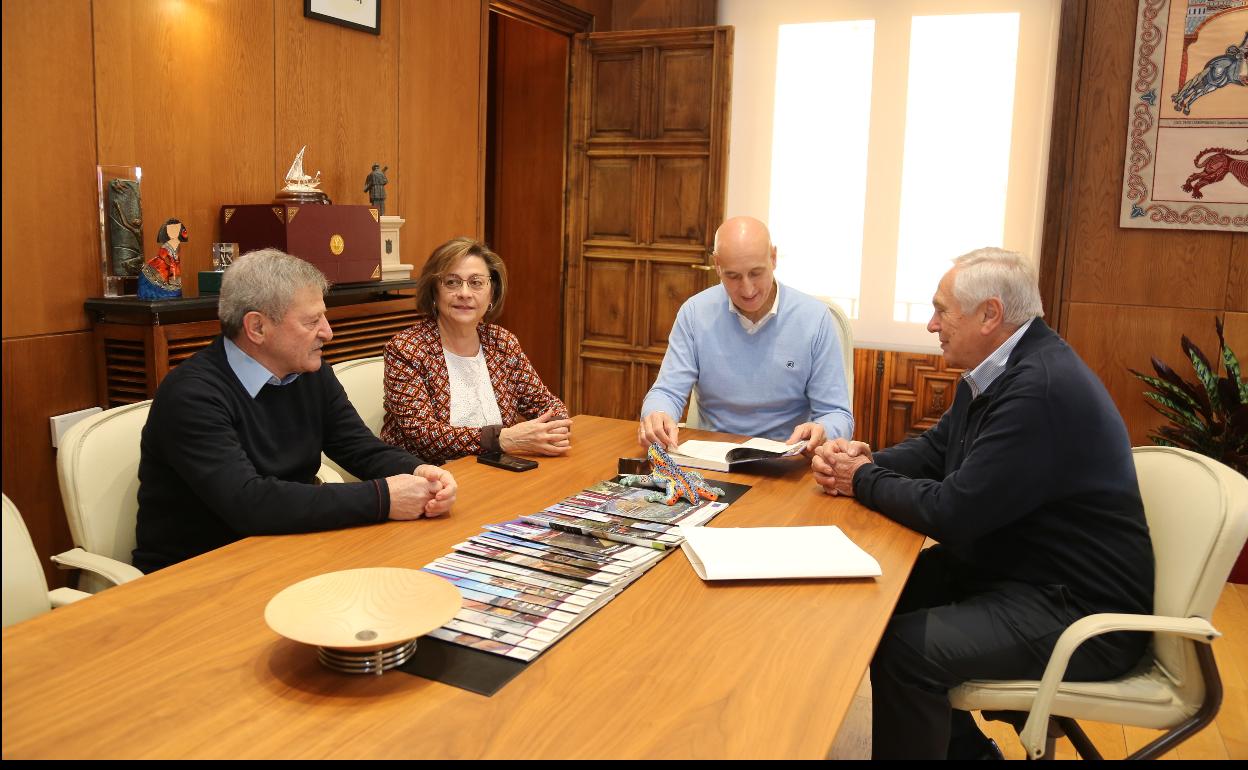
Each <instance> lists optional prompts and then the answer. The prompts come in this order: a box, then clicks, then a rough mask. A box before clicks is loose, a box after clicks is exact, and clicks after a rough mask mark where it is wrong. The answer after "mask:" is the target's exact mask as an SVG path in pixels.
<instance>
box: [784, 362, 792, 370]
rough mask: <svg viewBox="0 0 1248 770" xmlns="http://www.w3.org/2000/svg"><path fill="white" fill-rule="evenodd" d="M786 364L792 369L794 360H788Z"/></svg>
mask: <svg viewBox="0 0 1248 770" xmlns="http://www.w3.org/2000/svg"><path fill="white" fill-rule="evenodd" d="M785 366H786V367H788V368H789V369H792V368H793V362H792V361H788V362H786V363H785Z"/></svg>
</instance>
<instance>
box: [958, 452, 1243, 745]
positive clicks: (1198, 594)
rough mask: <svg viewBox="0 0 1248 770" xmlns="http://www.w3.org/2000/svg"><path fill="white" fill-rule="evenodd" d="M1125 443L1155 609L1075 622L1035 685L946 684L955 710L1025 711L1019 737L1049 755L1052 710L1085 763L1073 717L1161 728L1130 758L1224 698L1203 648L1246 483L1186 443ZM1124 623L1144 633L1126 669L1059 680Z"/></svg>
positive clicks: (1236, 546) (1238, 538)
mask: <svg viewBox="0 0 1248 770" xmlns="http://www.w3.org/2000/svg"><path fill="white" fill-rule="evenodd" d="M1133 451H1134V456H1135V467H1136V472H1137V474H1138V475H1139V480H1140V494H1141V496H1142V497H1143V498H1144V514H1145V516H1146V517H1147V519H1148V528H1149V533H1150V535H1151V537H1152V541H1153V553H1154V555H1155V558H1156V563H1157V574H1156V581H1155V588H1154V591H1155V594H1154V597H1153V606H1154V614H1153V615H1126V614H1108V613H1106V614H1099V615H1090V616H1088V617H1085V618H1082V619H1080V620H1078V621H1076V622H1075V623H1072V624H1071V625H1070V627H1069V628H1067V629H1066V631H1065V633H1063V634H1062V636H1061V638H1059V639H1058V641H1057V646H1056V648H1055V649H1054V650H1053V655H1052V657H1050V659H1049V664H1048V667H1047V668H1046V669H1045V671H1044V676H1043V678H1042V679H1041V680H1040V681H1039V682H1035V681H1012V682H999V681H972V682H967V683H965V684H963V685H962V686H960V687H957V688H955V689H953V690H951V691H950V692H949V701H950V703H952V704H953V707H954V708H957V709H962V710H964V711H973V710H984V711H1014V712H1030V714H1029V715H1028V717H1027V723H1026V726H1025V727H1024V728H1023V730H1022V733H1021V734H1020V737H1021V739H1022V742H1023V747H1024V749H1025V750H1026V751H1027V755H1028V756H1029V757H1032V758H1035V759H1039V758H1041V757H1044V756H1051V755H1052V750H1053V739H1052V738H1051V737H1048V735H1049V732H1050V731H1049V726H1050V725H1049V718H1050V716H1052V717H1053V720H1054V722H1056V727H1058V728H1060V731H1061V732H1065V734H1066V735H1067V736H1068V737H1069V738H1070V740H1071V743H1073V744H1074V746H1075V748H1076V749H1077V750H1078V751H1079V754H1080V756H1082V757H1084V758H1085V759H1100V758H1101V757H1100V754H1099V753H1098V752H1097V750H1096V747H1095V746H1093V745H1092V742H1091V741H1090V740H1088V737H1087V735H1085V734H1084V732H1083V730H1081V729H1080V728H1079V726H1078V724H1077V723H1076V722H1075V720H1076V719H1089V720H1094V721H1098V722H1112V723H1118V724H1124V725H1133V726H1136V727H1147V728H1153V729H1164V730H1168V732H1167V733H1166V734H1164V735H1162V736H1161V737H1159V738H1158V739H1157V740H1155V741H1153V742H1152V743H1150V744H1148V745H1147V746H1145V747H1144V748H1142V749H1140V750H1139V751H1137V752H1136V753H1135V754H1133V755H1132V756H1131V757H1130V758H1131V759H1152V758H1154V757H1157V756H1160V755H1161V754H1163V753H1165V752H1167V751H1169V750H1171V749H1173V748H1174V747H1175V746H1176V745H1178V744H1179V743H1181V742H1182V741H1184V740H1186V739H1187V738H1188V737H1189V736H1191V735H1193V734H1194V733H1196V732H1197V731H1199V730H1200V729H1201V728H1203V727H1204V726H1205V725H1207V724H1208V723H1209V722H1211V721H1212V720H1213V718H1214V716H1216V715H1217V712H1218V708H1219V706H1220V705H1221V702H1222V682H1221V679H1220V678H1219V676H1218V669H1217V666H1216V665H1215V664H1214V659H1213V653H1212V652H1211V651H1210V644H1211V643H1212V642H1213V640H1214V639H1215V638H1217V637H1218V636H1220V635H1221V634H1219V632H1218V631H1217V629H1215V628H1214V627H1213V626H1212V625H1211V624H1210V622H1209V620H1210V618H1211V617H1212V616H1213V608H1214V605H1216V604H1217V601H1218V596H1219V595H1220V594H1221V593H1222V589H1223V587H1224V585H1225V583H1226V579H1227V577H1228V575H1229V574H1230V571H1231V567H1232V566H1233V565H1234V563H1235V559H1236V558H1237V557H1238V555H1239V553H1240V550H1241V549H1242V548H1243V546H1244V541H1245V538H1248V479H1245V478H1244V477H1243V476H1241V475H1240V474H1238V473H1236V472H1235V471H1233V470H1231V469H1230V468H1227V467H1226V466H1225V465H1222V464H1221V463H1219V462H1217V461H1215V460H1211V459H1209V458H1207V457H1204V456H1203V455H1199V454H1196V453H1195V452H1189V451H1187V450H1185V449H1173V448H1169V447H1137V448H1136V449H1135V450H1133ZM1122 630H1134V631H1150V632H1152V633H1153V642H1152V645H1151V646H1150V648H1149V651H1148V652H1147V653H1146V654H1145V656H1144V660H1143V661H1141V663H1140V665H1139V666H1137V667H1136V668H1135V670H1133V671H1131V672H1130V673H1128V674H1125V675H1123V676H1121V677H1119V678H1118V679H1115V680H1113V681H1108V682H1063V681H1062V677H1063V676H1064V674H1065V672H1066V665H1067V663H1068V662H1069V660H1070V656H1071V654H1072V653H1073V652H1074V651H1075V648H1077V647H1078V646H1079V645H1080V644H1081V643H1082V642H1083V641H1084V640H1086V639H1089V638H1091V637H1093V636H1097V635H1099V634H1103V633H1107V632H1110V631H1122ZM1055 732H1056V731H1055Z"/></svg>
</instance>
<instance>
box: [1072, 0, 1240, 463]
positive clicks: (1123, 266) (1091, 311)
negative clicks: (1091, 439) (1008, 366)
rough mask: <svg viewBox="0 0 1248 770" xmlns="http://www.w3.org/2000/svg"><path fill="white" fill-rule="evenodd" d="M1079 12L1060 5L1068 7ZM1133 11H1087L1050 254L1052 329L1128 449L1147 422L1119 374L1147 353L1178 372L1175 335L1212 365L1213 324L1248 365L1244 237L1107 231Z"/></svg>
mask: <svg viewBox="0 0 1248 770" xmlns="http://www.w3.org/2000/svg"><path fill="white" fill-rule="evenodd" d="M1081 4H1082V3H1067V6H1079V5H1081ZM1135 23H1136V3H1134V2H1120V3H1102V2H1090V1H1088V2H1086V15H1085V16H1084V25H1083V29H1082V35H1081V38H1082V39H1081V40H1080V42H1079V49H1078V50H1077V51H1074V52H1071V53H1070V55H1074V56H1078V57H1079V59H1080V61H1081V73H1080V76H1079V78H1078V94H1077V97H1078V98H1077V103H1076V106H1075V110H1076V115H1075V121H1076V123H1075V141H1074V143H1073V147H1074V149H1073V158H1072V162H1071V166H1070V168H1071V171H1070V176H1069V179H1068V180H1067V182H1068V183H1067V186H1066V192H1065V196H1064V199H1060V200H1049V201H1048V205H1049V207H1050V208H1052V207H1055V206H1058V207H1061V210H1062V215H1063V219H1064V221H1063V223H1062V227H1061V228H1060V231H1059V232H1060V237H1061V239H1062V240H1061V242H1060V244H1058V251H1057V253H1058V255H1059V259H1058V260H1057V261H1058V264H1060V265H1062V274H1061V280H1062V285H1061V295H1060V312H1059V314H1058V329H1059V331H1060V332H1061V333H1062V335H1063V336H1064V337H1065V338H1066V339H1067V341H1069V342H1070V344H1071V345H1072V346H1074V348H1075V349H1076V350H1077V351H1078V352H1079V354H1080V355H1081V356H1082V357H1083V359H1084V360H1085V361H1086V362H1087V363H1088V365H1089V366H1091V367H1092V369H1093V370H1094V371H1095V372H1096V373H1097V375H1099V376H1100V378H1101V380H1102V381H1103V382H1104V383H1105V384H1106V386H1107V387H1108V388H1109V392H1110V395H1112V396H1113V398H1114V401H1115V402H1116V403H1117V405H1118V408H1119V410H1120V411H1121V412H1122V414H1123V417H1124V419H1125V420H1126V422H1127V427H1128V429H1129V430H1130V432H1131V439H1132V442H1133V443H1136V444H1144V443H1147V434H1148V432H1149V430H1150V429H1151V428H1153V427H1154V426H1156V425H1158V424H1159V423H1160V421H1161V418H1160V417H1158V416H1157V415H1156V414H1155V413H1154V412H1153V411H1152V410H1151V409H1149V408H1148V407H1147V405H1146V402H1145V400H1144V398H1143V397H1142V395H1141V393H1142V392H1143V387H1142V386H1141V385H1140V383H1138V382H1137V381H1136V380H1135V378H1134V377H1132V376H1131V375H1130V374H1129V373H1128V371H1127V369H1128V367H1130V368H1134V369H1138V370H1141V371H1149V370H1150V367H1149V357H1150V356H1152V355H1156V356H1157V357H1158V358H1161V359H1162V360H1164V361H1167V362H1168V363H1170V364H1171V365H1174V366H1175V367H1176V369H1177V370H1179V371H1180V372H1188V373H1189V376H1190V368H1189V367H1188V366H1186V365H1185V364H1184V363H1183V357H1182V353H1181V351H1180V350H1179V336H1180V335H1181V334H1186V335H1187V336H1188V337H1190V338H1191V339H1192V341H1193V342H1195V343H1196V344H1197V345H1199V346H1200V347H1201V348H1202V349H1204V350H1205V352H1206V353H1207V354H1209V355H1210V356H1211V357H1213V356H1216V344H1217V338H1216V336H1215V332H1214V318H1216V317H1222V318H1224V319H1225V320H1226V324H1227V329H1228V340H1227V341H1228V342H1229V343H1230V344H1231V347H1232V348H1233V349H1235V351H1236V352H1237V353H1238V354H1239V355H1240V356H1241V357H1244V356H1248V313H1245V312H1244V311H1245V310H1248V233H1236V234H1230V233H1217V232H1203V231H1196V230H1167V231H1158V230H1140V229H1124V228H1121V227H1119V226H1118V211H1119V205H1120V196H1121V184H1122V159H1123V157H1124V155H1123V153H1124V150H1125V147H1126V136H1127V127H1128V120H1129V116H1128V104H1129V90H1128V89H1129V86H1130V81H1131V68H1132V61H1131V60H1132V55H1133V45H1134V34H1135Z"/></svg>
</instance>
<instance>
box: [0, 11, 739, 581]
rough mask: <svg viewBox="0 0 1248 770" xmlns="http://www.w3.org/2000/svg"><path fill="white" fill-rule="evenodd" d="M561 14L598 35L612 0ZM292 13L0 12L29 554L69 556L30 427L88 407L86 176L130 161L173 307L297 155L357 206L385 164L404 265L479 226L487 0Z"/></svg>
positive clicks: (6, 370)
mask: <svg viewBox="0 0 1248 770" xmlns="http://www.w3.org/2000/svg"><path fill="white" fill-rule="evenodd" d="M708 2H709V3H710V5H709V6H708ZM570 4H571V5H574V6H576V7H579V8H581V9H583V10H585V11H588V12H589V13H592V14H594V15H595V17H596V18H595V23H594V27H595V29H597V30H599V31H603V30H609V29H611V28H612V21H613V20H612V15H613V13H614V12H615V8H614V7H613V0H574V1H573V2H571V3H570ZM302 6H303V4H302V3H301V2H299V1H298V0H181V2H177V3H174V2H168V1H167V0H57V2H54V3H38V2H30V1H29V0H3V2H2V8H3V25H4V29H3V43H4V47H3V64H4V66H3V80H4V87H3V113H4V114H3V121H4V123H3V125H4V142H3V216H4V234H3V279H4V288H3V303H2V304H3V324H4V328H3V337H4V341H3V377H4V457H3V480H4V481H3V484H4V492H5V494H7V495H9V496H10V497H11V498H12V499H13V501H14V502H15V503H16V504H17V506H18V508H19V509H20V510H21V511H22V514H23V516H24V517H25V519H26V521H27V524H28V526H29V528H30V529H31V533H32V535H33V537H34V539H35V543H36V546H37V549H38V551H39V554H40V556H41V557H42V558H43V559H44V560H45V561H46V559H47V557H48V556H49V555H50V554H51V553H53V552H57V551H60V550H64V549H65V548H67V547H68V546H69V543H70V541H69V533H68V530H67V529H66V526H65V522H64V512H63V510H62V508H61V503H60V493H59V491H58V489H57V484H56V465H55V463H56V454H55V451H54V450H53V449H52V447H51V440H50V438H49V429H48V418H49V417H50V416H52V415H54V414H61V413H64V412H70V411H74V410H77V409H82V408H84V407H88V406H92V405H94V404H95V402H96V383H95V362H94V360H93V354H92V348H91V334H90V322H89V320H88V318H87V316H86V314H85V312H84V311H83V308H82V303H83V301H84V300H85V299H86V298H87V297H90V296H98V295H99V293H100V288H101V287H100V268H99V262H100V256H99V232H98V227H97V224H96V223H97V221H98V213H97V204H96V192H95V185H96V183H95V166H96V165H97V164H105V165H140V166H142V167H143V213H144V219H145V222H144V236H145V238H144V244H145V245H151V243H152V242H153V239H154V237H155V236H154V233H155V228H156V226H157V225H159V224H160V223H161V222H163V221H164V220H165V219H166V218H169V217H175V216H176V217H179V218H181V219H182V220H183V221H184V222H186V224H187V226H188V228H189V230H190V235H191V240H190V242H189V243H187V244H186V246H185V248H184V249H183V252H182V253H183V269H184V272H185V274H186V275H187V276H188V278H189V280H188V281H187V290H188V291H187V294H188V295H193V294H194V293H195V280H194V276H195V273H196V272H197V271H199V270H203V269H207V267H208V265H209V264H210V256H209V253H210V245H211V243H212V242H213V241H214V240H216V221H217V213H218V209H219V207H220V206H221V205H222V204H224V203H232V202H262V201H265V200H269V199H270V198H271V197H272V195H273V194H274V193H275V192H276V190H277V189H278V188H279V187H280V185H281V182H280V180H281V178H282V177H283V176H284V175H285V172H286V169H287V167H288V166H289V164H290V162H291V160H292V159H293V158H294V154H295V153H296V152H297V151H298V149H299V147H300V146H302V145H304V144H307V145H308V150H307V155H306V157H305V165H306V168H307V170H308V171H309V172H310V173H315V172H316V171H317V170H320V171H321V177H322V180H323V182H324V184H323V187H324V189H325V190H326V191H327V192H328V193H329V194H330V195H331V197H332V198H333V199H334V201H335V202H337V203H365V202H367V196H366V195H365V193H364V192H363V188H364V184H363V180H364V177H365V176H366V175H367V173H368V170H369V168H370V167H371V164H373V163H381V164H383V165H389V166H390V171H389V178H390V184H389V185H388V186H387V188H386V191H387V203H388V205H387V210H388V213H394V214H399V215H402V216H404V217H405V218H406V220H407V223H406V225H405V226H404V231H403V245H404V254H403V259H404V261H405V262H407V263H409V264H415V265H416V266H417V267H418V268H419V266H420V265H421V264H422V263H423V261H424V259H425V257H426V256H427V255H428V253H429V252H430V251H431V250H432V248H433V247H434V246H435V245H437V244H438V243H441V242H442V241H444V240H446V239H447V238H448V237H451V236H453V235H461V234H480V233H481V230H482V221H481V216H482V214H481V204H482V184H481V182H482V173H481V171H482V169H481V163H482V158H483V156H482V144H481V142H482V129H483V126H484V123H483V121H484V106H485V101H484V94H483V93H482V77H481V72H482V55H481V54H482V51H481V41H482V25H483V24H484V23H485V20H486V18H487V17H486V2H484V0H481V1H479V2H474V1H473V0H395V1H392V2H385V3H382V4H381V6H382V19H381V34H380V35H370V34H368V33H364V32H359V31H355V30H351V29H347V28H345V27H341V26H337V25H333V24H328V23H325V22H322V21H317V20H313V19H308V18H305V17H304V16H303V11H302ZM708 7H709V8H710V11H709V14H710V16H709V20H707V19H706V18H704V17H706V14H707V13H708V11H707V8H708ZM690 8H694V9H695V11H693V12H691V11H690V10H689V9H690ZM621 11H622V13H623V14H624V18H625V21H626V22H627V23H629V24H636V23H644V25H645V26H654V27H667V26H678V25H681V24H686V23H693V21H694V20H696V21H697V23H699V24H701V23H713V22H714V3H713V0H666V1H665V2H660V3H658V4H655V3H653V2H623V4H622V5H621ZM49 578H50V580H51V582H53V583H54V584H60V583H61V582H63V581H62V579H61V576H60V574H59V573H55V572H53V571H51V570H49Z"/></svg>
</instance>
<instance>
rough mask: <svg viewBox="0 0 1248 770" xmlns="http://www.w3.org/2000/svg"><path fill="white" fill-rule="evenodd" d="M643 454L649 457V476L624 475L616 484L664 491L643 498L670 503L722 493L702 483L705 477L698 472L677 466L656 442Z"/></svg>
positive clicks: (654, 501)
mask: <svg viewBox="0 0 1248 770" xmlns="http://www.w3.org/2000/svg"><path fill="white" fill-rule="evenodd" d="M646 456H647V457H648V458H649V459H650V475H649V476H624V477H623V478H621V479H620V483H621V484H623V485H624V486H626V487H650V488H652V489H661V490H664V491H662V492H655V493H653V494H650V495H646V500H648V501H650V502H652V503H663V504H664V505H673V504H674V503H675V502H676V501H677V500H682V499H683V500H688V501H689V502H691V503H698V502H701V501H702V500H718V499H719V496H720V495H722V494H723V493H724V490H722V489H720V488H719V487H713V486H711V485H710V484H708V483H706V479H704V478H702V474H700V473H698V472H697V471H692V470H689V469H688V468H682V467H680V466H679V465H677V464H676V463H675V462H674V461H673V460H672V458H671V456H670V455H668V453H667V452H664V451H663V447H661V446H659V445H658V444H651V445H650V448H649V449H647V450H646Z"/></svg>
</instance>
